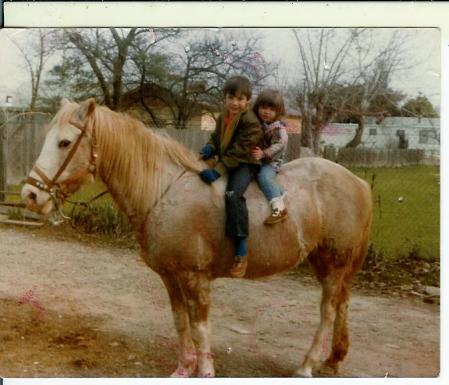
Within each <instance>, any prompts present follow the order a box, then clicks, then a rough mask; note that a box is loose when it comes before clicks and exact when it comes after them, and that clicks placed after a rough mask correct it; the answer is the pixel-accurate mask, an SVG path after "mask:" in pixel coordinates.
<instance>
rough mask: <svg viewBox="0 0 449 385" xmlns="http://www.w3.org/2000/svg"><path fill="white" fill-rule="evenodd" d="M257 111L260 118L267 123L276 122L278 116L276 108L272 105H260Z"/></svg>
mask: <svg viewBox="0 0 449 385" xmlns="http://www.w3.org/2000/svg"><path fill="white" fill-rule="evenodd" d="M257 113H258V115H259V118H260V119H261V120H263V121H264V122H267V123H272V122H274V119H275V118H276V109H275V108H274V107H272V106H259V109H258V110H257Z"/></svg>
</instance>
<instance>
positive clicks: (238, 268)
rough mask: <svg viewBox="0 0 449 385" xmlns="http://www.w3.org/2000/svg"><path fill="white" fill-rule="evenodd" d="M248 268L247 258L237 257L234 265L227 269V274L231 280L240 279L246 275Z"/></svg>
mask: <svg viewBox="0 0 449 385" xmlns="http://www.w3.org/2000/svg"><path fill="white" fill-rule="evenodd" d="M247 266H248V258H247V257H246V256H245V257H239V258H235V259H234V263H233V264H232V266H231V268H230V269H229V274H230V275H231V277H233V278H242V277H243V276H244V275H245V273H246V267H247Z"/></svg>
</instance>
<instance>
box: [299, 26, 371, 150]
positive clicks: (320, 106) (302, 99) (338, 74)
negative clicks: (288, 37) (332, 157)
mask: <svg viewBox="0 0 449 385" xmlns="http://www.w3.org/2000/svg"><path fill="white" fill-rule="evenodd" d="M363 32H364V30H363V29H350V30H344V31H343V33H341V31H337V30H335V29H326V28H322V29H319V30H310V29H307V30H305V31H304V30H297V29H294V30H293V34H294V36H295V39H296V43H297V46H298V50H299V56H300V63H301V64H300V65H301V66H302V70H303V75H304V78H303V82H302V84H301V85H298V87H297V92H296V102H297V105H298V107H299V109H300V111H301V114H302V116H303V122H302V131H301V132H302V135H301V141H302V145H303V146H306V147H309V148H310V149H312V150H313V152H314V153H315V154H318V153H319V141H320V134H321V130H322V129H323V128H324V127H325V126H326V124H327V123H328V122H329V121H330V120H331V119H332V116H333V115H334V114H335V112H336V111H338V109H339V108H340V106H341V104H342V100H341V99H340V98H338V95H337V94H336V89H337V88H338V85H339V84H340V83H342V82H343V81H344V80H345V79H350V77H351V75H352V74H351V71H350V70H348V66H346V63H347V59H348V54H349V52H350V50H351V49H352V48H353V46H354V43H355V41H356V40H357V38H358V37H359V36H360V35H361V34H362V33H363Z"/></svg>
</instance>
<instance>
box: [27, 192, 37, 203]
mask: <svg viewBox="0 0 449 385" xmlns="http://www.w3.org/2000/svg"><path fill="white" fill-rule="evenodd" d="M28 198H29V199H31V200H32V201H34V202H36V198H37V195H36V194H35V193H34V192H30V193H29V194H28Z"/></svg>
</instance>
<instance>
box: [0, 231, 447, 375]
mask: <svg viewBox="0 0 449 385" xmlns="http://www.w3.org/2000/svg"><path fill="white" fill-rule="evenodd" d="M0 262H1V269H0V306H1V308H2V311H1V313H0V321H1V328H0V346H1V353H0V376H2V377H155V376H157V377H163V376H167V375H169V374H170V373H171V371H172V370H173V369H174V368H175V366H176V356H175V353H176V340H175V332H174V327H173V324H172V318H171V312H170V307H169V303H168V297H167V295H166V292H165V289H164V287H163V285H162V283H161V281H160V279H159V277H158V276H157V275H156V274H155V273H154V272H152V271H151V270H150V269H149V268H147V267H146V266H145V265H144V263H143V262H142V261H141V260H140V258H139V257H138V254H137V253H136V252H135V251H130V250H124V249H117V248H109V247H98V246H95V245H93V246H91V245H86V244H83V243H78V242H75V241H60V240H54V239H51V238H49V237H46V236H43V235H42V234H41V233H40V231H39V230H32V231H28V230H18V229H13V228H8V227H0ZM319 295H320V292H319V287H318V285H317V284H315V283H313V282H311V281H308V280H306V282H300V281H299V280H298V278H296V277H293V276H289V275H284V276H278V277H274V278H271V279H267V280H263V281H262V280H259V281H245V280H230V279H221V280H217V281H215V282H214V284H213V307H212V311H211V329H212V346H213V352H214V355H215V359H216V361H215V362H216V372H217V376H220V377H279V376H290V375H291V374H292V372H293V371H294V369H295V368H296V367H297V366H298V364H299V362H300V361H301V360H302V358H303V357H304V354H305V353H306V349H307V348H308V347H309V345H310V343H311V338H312V335H313V332H314V330H315V327H316V325H317V322H318V311H319ZM439 322H440V317H439V306H438V305H433V304H425V303H423V302H420V301H417V300H413V299H409V298H405V299H404V298H397V297H392V298H389V297H385V296H384V297H374V296H368V295H361V294H360V293H357V292H355V293H353V296H352V300H351V303H350V316H349V324H350V333H351V337H350V338H351V347H350V351H349V354H348V357H347V359H346V361H345V363H344V364H343V366H342V368H341V376H345V377H346V376H350V377H383V376H385V375H386V374H388V375H389V376H392V377H433V376H437V375H438V372H439ZM328 349H329V346H327V347H325V348H324V349H323V358H324V356H325V354H326V350H328Z"/></svg>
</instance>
